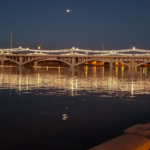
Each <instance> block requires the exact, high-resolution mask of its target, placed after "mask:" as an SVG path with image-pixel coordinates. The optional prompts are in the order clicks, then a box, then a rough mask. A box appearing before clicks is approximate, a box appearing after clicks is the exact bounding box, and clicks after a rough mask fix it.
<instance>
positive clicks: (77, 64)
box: [75, 59, 110, 66]
mask: <svg viewBox="0 0 150 150" xmlns="http://www.w3.org/2000/svg"><path fill="white" fill-rule="evenodd" d="M90 61H104V62H108V63H110V60H106V59H88V60H84V61H82V62H78V63H76V64H75V66H79V65H81V64H84V63H86V62H90Z"/></svg>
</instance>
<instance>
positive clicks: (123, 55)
mask: <svg viewBox="0 0 150 150" xmlns="http://www.w3.org/2000/svg"><path fill="white" fill-rule="evenodd" d="M5 61H11V62H14V63H15V64H16V65H18V66H23V65H26V64H30V63H31V62H32V63H34V66H37V65H38V62H43V61H59V62H63V63H65V64H67V65H68V66H70V67H77V66H79V65H81V64H84V63H86V62H90V61H100V62H107V63H109V64H110V68H112V66H113V63H121V64H124V65H126V66H128V67H131V68H135V67H139V66H141V65H144V64H148V63H150V50H143V49H136V48H135V47H133V48H132V49H122V50H86V49H78V48H74V47H73V48H71V49H61V50H39V49H29V48H22V47H19V48H13V49H0V64H1V66H3V65H4V62H5Z"/></svg>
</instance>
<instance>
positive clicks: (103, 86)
mask: <svg viewBox="0 0 150 150" xmlns="http://www.w3.org/2000/svg"><path fill="white" fill-rule="evenodd" d="M149 74H150V68H147V67H139V68H135V69H134V70H133V69H131V68H128V67H124V66H123V67H114V68H113V69H109V68H108V67H98V66H93V67H89V66H84V67H80V68H74V69H71V68H70V69H69V68H61V67H58V68H49V67H46V68H24V67H23V68H19V67H12V68H10V67H1V68H0V89H15V90H16V91H18V92H21V93H28V92H32V90H38V92H37V93H36V94H41V93H42V94H45V95H55V96H61V95H69V96H77V95H87V94H99V96H104V95H105V96H121V95H122V94H124V95H126V94H128V95H129V96H133V95H135V94H149V93H150V76H149ZM40 90H41V91H40Z"/></svg>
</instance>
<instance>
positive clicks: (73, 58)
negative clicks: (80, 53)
mask: <svg viewBox="0 0 150 150" xmlns="http://www.w3.org/2000/svg"><path fill="white" fill-rule="evenodd" d="M75 63H76V58H75V57H72V63H71V67H75Z"/></svg>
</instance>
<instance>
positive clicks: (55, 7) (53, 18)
mask: <svg viewBox="0 0 150 150" xmlns="http://www.w3.org/2000/svg"><path fill="white" fill-rule="evenodd" d="M67 9H72V10H73V11H72V12H70V13H67V12H66V10H67ZM10 32H12V33H13V47H19V46H23V47H29V48H37V47H38V46H41V47H42V49H64V48H71V47H73V46H74V47H78V48H82V49H102V44H103V43H104V44H105V49H124V48H132V47H133V46H135V47H136V48H142V49H150V0H0V48H9V47H10V46H9V45H10V44H9V41H10Z"/></svg>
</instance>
